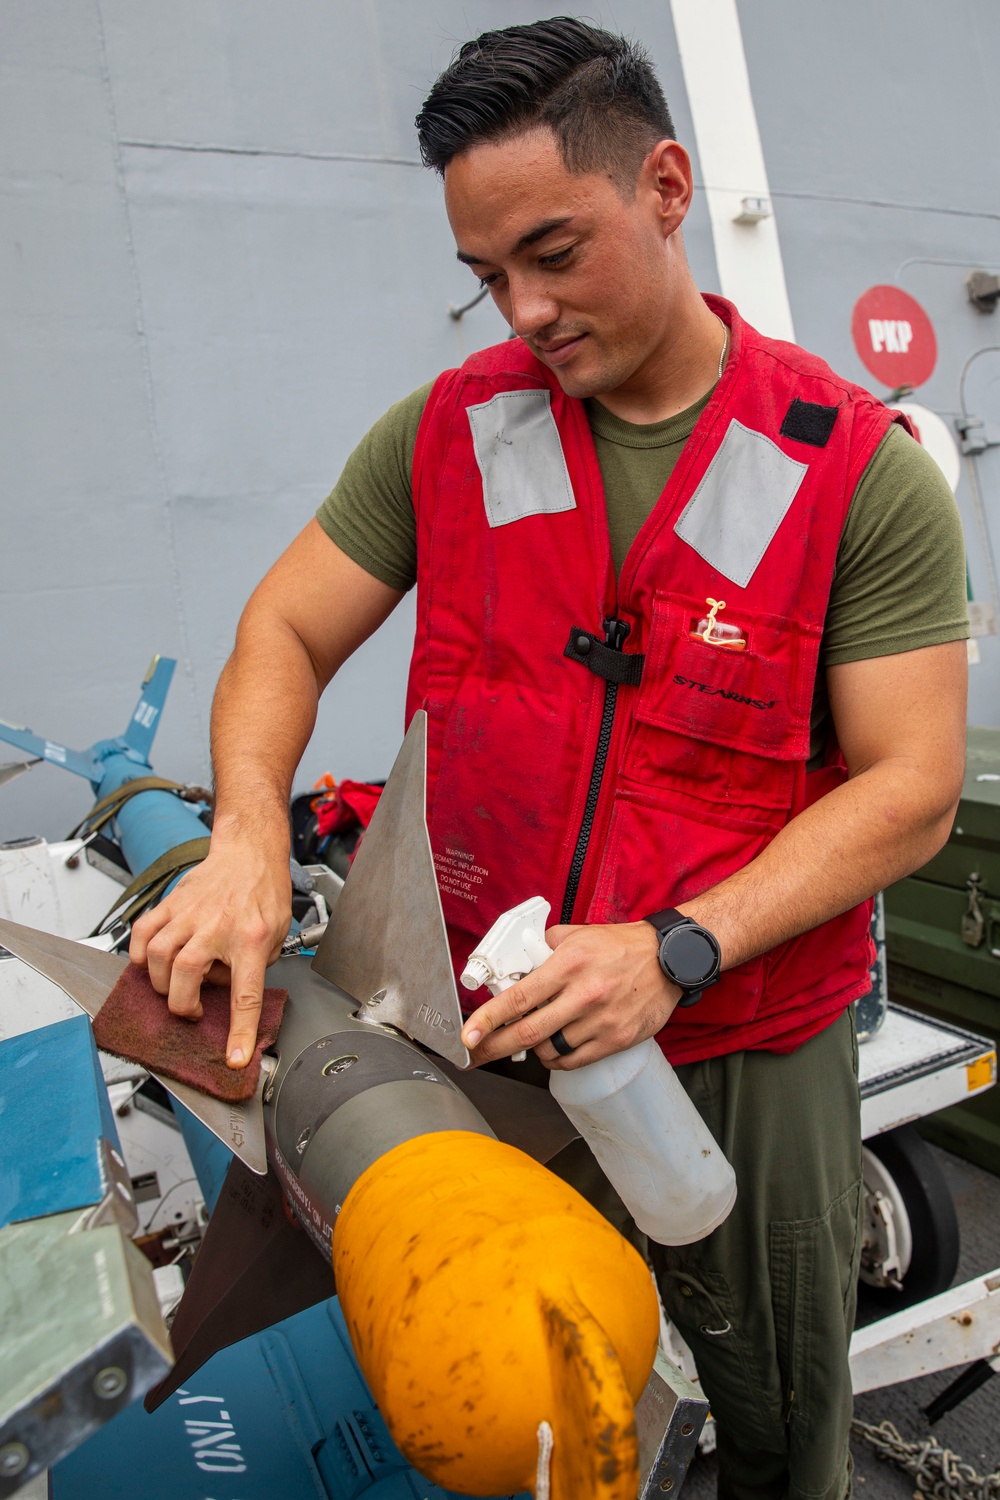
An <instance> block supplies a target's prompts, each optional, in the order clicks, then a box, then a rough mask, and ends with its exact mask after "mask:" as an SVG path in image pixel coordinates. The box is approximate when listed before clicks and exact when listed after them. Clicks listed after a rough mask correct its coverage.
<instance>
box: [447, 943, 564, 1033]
mask: <svg viewBox="0 0 1000 1500" xmlns="http://www.w3.org/2000/svg"><path fill="white" fill-rule="evenodd" d="M562 987H563V977H562V973H561V969H560V966H557V965H553V961H552V959H551V958H547V959H546V960H545V962H544V963H543V964H539V966H538V968H537V969H535V970H533V972H532V973H530V974H527V975H525V977H524V978H523V979H520V980H518V982H517V984H512V985H511V987H510V989H509V990H503V991H502V992H501V994H499V995H494V997H493V998H492V999H491V1000H487V1002H486V1004H485V1005H481V1006H480V1007H479V1009H478V1010H477V1011H475V1012H474V1013H473V1014H472V1015H471V1016H470V1017H469V1019H468V1020H467V1021H466V1023H465V1025H464V1026H463V1028H462V1041H463V1042H464V1043H465V1045H466V1046H467V1047H468V1048H469V1049H470V1050H471V1049H472V1048H473V1047H476V1046H478V1045H479V1043H480V1042H481V1041H482V1039H483V1037H485V1036H488V1035H489V1033H490V1032H491V1031H496V1029H497V1027H498V1026H506V1025H508V1024H509V1023H510V1022H511V1021H515V1020H517V1018H518V1017H519V1016H523V1015H525V1014H526V1013H527V1012H528V1011H529V1010H535V1009H536V1007H538V1006H539V1005H544V1004H545V1003H546V1002H547V1001H549V1000H551V999H552V997H553V995H558V994H559V992H560V990H561V989H562ZM516 1050H517V1049H516V1048H515V1051H516Z"/></svg>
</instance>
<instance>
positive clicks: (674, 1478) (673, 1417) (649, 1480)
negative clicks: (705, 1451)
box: [635, 1349, 708, 1500]
mask: <svg viewBox="0 0 1000 1500" xmlns="http://www.w3.org/2000/svg"><path fill="white" fill-rule="evenodd" d="M707 1416H708V1402H707V1401H706V1399H705V1397H704V1396H703V1395H702V1393H701V1391H700V1390H699V1389H698V1387H697V1386H696V1385H693V1384H692V1382H691V1381H690V1380H688V1378H687V1376H686V1375H683V1374H682V1373H681V1371H680V1370H679V1369H678V1368H677V1366H676V1365H675V1364H674V1363H673V1361H672V1360H669V1359H668V1358H667V1357H666V1355H665V1354H664V1353H663V1350H662V1349H658V1350H657V1351H656V1360H655V1363H654V1365H653V1372H652V1374H651V1375H650V1377H649V1380H648V1381H647V1382H646V1388H645V1390H644V1391H643V1393H642V1395H641V1396H640V1397H639V1400H638V1401H637V1402H636V1408H635V1425H636V1431H637V1433H638V1438H639V1500H654V1496H655V1497H656V1500H661V1497H662V1496H663V1495H667V1494H676V1493H677V1492H678V1491H679V1490H680V1488H681V1485H682V1484H683V1483H684V1477H685V1475H686V1474H687V1471H688V1468H689V1466H690V1463H691V1460H692V1458H693V1457H694V1454H695V1449H696V1448H697V1446H698V1439H699V1438H700V1437H701V1429H702V1428H703V1427H704V1425H705V1420H706V1418H707Z"/></svg>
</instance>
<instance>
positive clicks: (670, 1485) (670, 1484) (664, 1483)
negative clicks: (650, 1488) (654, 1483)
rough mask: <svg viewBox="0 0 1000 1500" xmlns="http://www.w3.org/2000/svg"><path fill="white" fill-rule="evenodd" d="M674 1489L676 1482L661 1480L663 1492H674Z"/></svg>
mask: <svg viewBox="0 0 1000 1500" xmlns="http://www.w3.org/2000/svg"><path fill="white" fill-rule="evenodd" d="M673 1487H674V1481H673V1480H672V1479H661V1480H660V1489H661V1490H672V1489H673Z"/></svg>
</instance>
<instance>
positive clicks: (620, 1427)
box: [264, 959, 659, 1500]
mask: <svg viewBox="0 0 1000 1500" xmlns="http://www.w3.org/2000/svg"><path fill="white" fill-rule="evenodd" d="M291 965H295V966H297V979H296V982H295V987H294V993H293V994H292V995H291V997H290V1000H289V1006H288V1010H287V1011H286V1018H285V1020H284V1021H283V1023H282V1027H281V1031H280V1033H279V1037H278V1051H279V1054H280V1057H279V1061H278V1066H277V1069H276V1070H275V1072H274V1073H273V1075H272V1077H271V1078H270V1080H269V1082H268V1084H267V1085H266V1087H265V1096H264V1097H265V1103H264V1128H265V1133H266V1139H267V1154H268V1160H269V1162H270V1163H271V1165H272V1166H273V1168H274V1170H275V1172H276V1173H277V1175H278V1177H279V1179H280V1181H281V1183H282V1186H283V1188H284V1190H285V1193H286V1197H287V1200H288V1202H289V1203H290V1205H291V1207H292V1210H293V1212H294V1213H295V1215H296V1217H297V1218H298V1219H299V1221H300V1222H301V1224H302V1225H303V1226H304V1228H305V1229H306V1231H307V1233H308V1234H309V1236H310V1238H311V1239H312V1241H313V1243H314V1244H315V1245H316V1247H317V1249H319V1250H320V1251H321V1252H322V1254H323V1255H324V1256H325V1257H326V1258H327V1259H328V1260H331V1259H332V1264H333V1270H334V1276H335V1281H336V1286H337V1292H338V1295H339V1297H340V1302H341V1307H342V1309H343V1312H344V1316H345V1319H346V1321H347V1326H348V1330H349V1332H350V1335H351V1342H352V1344H353V1346H354V1350H355V1353H356V1354H357V1357H358V1362H359V1363H360V1365H361V1368H362V1370H363V1371H364V1374H365V1378H366V1379H367V1380H368V1383H369V1385H370V1386H371V1388H372V1392H373V1394H374V1396H375V1399H376V1401H377V1403H378V1406H379V1409H380V1410H381V1412H382V1414H383V1416H384V1417H385V1419H386V1422H387V1424H388V1426H389V1430H390V1431H391V1433H392V1436H393V1438H394V1440H395V1442H396V1443H397V1445H398V1446H399V1448H400V1450H401V1451H402V1453H403V1454H404V1456H405V1457H406V1458H407V1459H408V1461H409V1462H410V1463H412V1464H413V1466H414V1467H415V1468H416V1469H418V1470H419V1472H420V1473H422V1474H424V1475H426V1476H427V1477H428V1478H429V1479H432V1480H433V1481H434V1483H435V1484H439V1485H441V1486H442V1487H443V1488H447V1489H450V1490H458V1491H460V1492H462V1493H465V1494H469V1495H496V1494H497V1493H498V1492H500V1493H503V1492H507V1493H517V1492H519V1491H523V1490H525V1489H532V1490H533V1489H535V1486H536V1480H537V1467H538V1451H539V1425H540V1424H541V1423H542V1422H546V1423H548V1425H549V1427H550V1429H551V1432H552V1438H553V1453H552V1473H551V1482H550V1490H549V1493H550V1495H551V1497H552V1500H579V1497H582V1496H587V1497H593V1500H634V1497H635V1495H636V1493H637V1486H638V1462H639V1460H638V1447H637V1439H636V1428H635V1413H634V1404H635V1402H636V1401H637V1400H638V1398H639V1396H640V1394H641V1392H642V1390H643V1388H644V1386H645V1384H646V1381H647V1379H648V1377H649V1373H650V1370H651V1369H652V1365H653V1358H654V1354H655V1351H656V1343H657V1337H658V1332H659V1311H658V1306H657V1301H656V1293H655V1291H654V1289H653V1284H652V1280H651V1278H650V1275H649V1272H648V1270H647V1268H646V1266H645V1265H644V1263H643V1262H642V1260H641V1258H640V1257H639V1255H638V1254H637V1253H636V1252H635V1250H633V1249H632V1247H631V1246H630V1245H629V1244H627V1242H626V1241H625V1240H624V1239H622V1237H621V1235H619V1234H618V1232H617V1231H616V1230H615V1229H613V1228H612V1227H611V1225H609V1224H608V1223H607V1222H606V1220H605V1219H603V1218H602V1217H601V1215H600V1214H598V1213H597V1212H596V1210H594V1209H593V1208H591V1206H590V1205H589V1204H588V1203H586V1202H585V1201H584V1199H583V1198H581V1197H580V1195H579V1194H578V1193H577V1192H575V1191H574V1189H573V1188H571V1187H569V1186H568V1185H567V1184H566V1183H565V1182H563V1181H561V1179H559V1178H557V1177H555V1176H554V1175H553V1174H552V1173H551V1172H549V1171H548V1170H547V1169H546V1168H545V1167H544V1166H542V1165H541V1164H540V1163H538V1162H537V1161H534V1160H532V1159H531V1157H529V1156H527V1155H526V1154H525V1153H524V1152H522V1151H519V1150H517V1149H516V1148H514V1147H513V1146H511V1145H508V1144H505V1143H504V1142H502V1141H499V1140H497V1139H496V1136H495V1134H494V1132H493V1130H492V1129H491V1128H490V1126H489V1125H488V1124H487V1122H486V1120H485V1119H484V1118H483V1116H482V1115H481V1114H480V1112H479V1111H478V1110H477V1109H476V1107H475V1106H474V1105H473V1103H472V1102H471V1101H470V1099H469V1098H468V1097H467V1096H466V1095H465V1093H463V1092H462V1091H461V1089H459V1088H458V1087H456V1086H455V1084H454V1083H453V1082H452V1080H451V1078H450V1077H449V1076H448V1074H447V1072H446V1071H445V1069H444V1068H443V1067H441V1066H440V1065H439V1064H438V1062H437V1061H436V1060H435V1059H434V1058H433V1057H429V1056H428V1055H427V1054H426V1053H424V1052H422V1051H421V1050H420V1049H419V1048H417V1047H415V1046H413V1045H412V1044H411V1043H409V1042H407V1041H405V1040H404V1039H403V1038H401V1037H400V1036H398V1035H397V1034H395V1033H393V1032H392V1031H391V1030H389V1029H387V1028H383V1027H381V1026H374V1025H372V1024H371V1023H369V1022H365V1021H359V1020H357V1019H355V1018H354V1016H353V1015H352V1014H351V1008H350V1007H349V1004H348V1002H347V1001H346V997H345V998H344V999H343V1000H340V1001H339V1002H338V1003H337V1007H336V1011H334V1008H333V1005H332V1004H331V1001H332V994H331V989H330V986H329V985H327V984H326V983H325V982H324V981H322V980H321V979H319V978H318V976H316V975H315V973H314V971H312V970H311V969H308V968H307V967H306V965H305V964H303V963H302V961H301V960H298V959H287V960H284V961H283V962H282V965H281V966H280V967H281V969H282V970H284V971H285V975H286V977H287V974H288V969H289V966H291ZM272 972H273V971H272ZM334 1015H336V1019H335V1020H334V1019H333V1016H334ZM317 1033H319V1034H317ZM522 1087H526V1086H522Z"/></svg>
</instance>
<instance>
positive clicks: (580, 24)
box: [416, 16, 675, 190]
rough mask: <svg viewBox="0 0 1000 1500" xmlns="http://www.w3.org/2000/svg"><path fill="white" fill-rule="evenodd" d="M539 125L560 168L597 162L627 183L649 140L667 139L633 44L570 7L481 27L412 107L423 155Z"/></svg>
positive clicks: (654, 85) (446, 158) (649, 77)
mask: <svg viewBox="0 0 1000 1500" xmlns="http://www.w3.org/2000/svg"><path fill="white" fill-rule="evenodd" d="M539 125H547V126H549V127H550V128H551V129H552V130H553V131H554V133H555V136H556V139H557V140H558V142H559V149H560V151H561V153H562V159H563V162H564V163H565V165H566V169H567V171H569V172H595V171H605V172H608V173H609V175H610V176H611V177H612V178H613V179H614V181H615V182H616V183H617V185H618V186H619V187H621V188H627V189H629V190H631V189H632V188H633V187H634V184H635V180H636V177H637V175H638V172H639V167H640V165H641V164H642V161H643V159H644V157H645V156H646V155H647V154H648V152H649V151H650V150H651V149H652V147H653V146H655V144H656V142H657V141H660V140H664V139H669V140H674V139H675V136H674V126H673V121H672V120H671V118H670V111H669V109H668V108H667V101H666V99H665V98H664V97H663V90H662V89H661V88H660V85H659V83H658V81H657V78H656V74H655V73H654V72H653V67H652V64H651V63H650V61H649V57H648V56H647V54H646V52H645V51H644V50H643V48H642V47H640V46H638V45H637V44H636V43H635V42H631V41H628V40H627V39H626V38H625V37H621V36H615V35H613V34H612V33H611V32H609V31H600V30H598V28H597V27H596V26H588V25H587V24H586V23H585V22H584V21H577V20H575V19H574V18H573V17H571V16H557V17H555V18H554V19H553V20H550V21H535V22H533V23H532V24H531V25H530V26H508V27H506V28H505V29H504V30H503V31H484V32H483V34H482V36H479V37H477V38H476V39H475V41H473V42H466V43H465V45H464V46H463V47H462V48H461V50H460V51H459V53H458V56H457V57H456V58H455V59H454V60H453V61H452V63H451V64H450V66H449V67H447V68H446V69H445V71H444V72H443V73H442V74H441V76H440V78H438V79H437V81H436V83H435V84H434V87H433V88H432V89H431V91H430V93H429V94H428V95H427V98H426V100H425V101H424V107H423V109H422V110H421V111H420V113H419V114H418V115H417V119H416V126H417V136H418V139H419V141H420V154H421V156H422V157H423V160H424V165H425V166H428V167H433V168H434V169H435V171H438V172H441V173H443V172H444V169H445V167H446V166H447V165H448V163H449V162H450V161H451V160H452V159H453V157H456V156H458V155H459V154H460V153H461V152H462V151H466V150H468V148H469V147H470V146H477V145H481V144H483V143H484V142H486V141H497V140H503V139H504V138H506V137H510V136H514V135H519V134H520V133H521V132H522V131H525V130H530V129H532V128H533V127H535V126H539Z"/></svg>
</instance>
